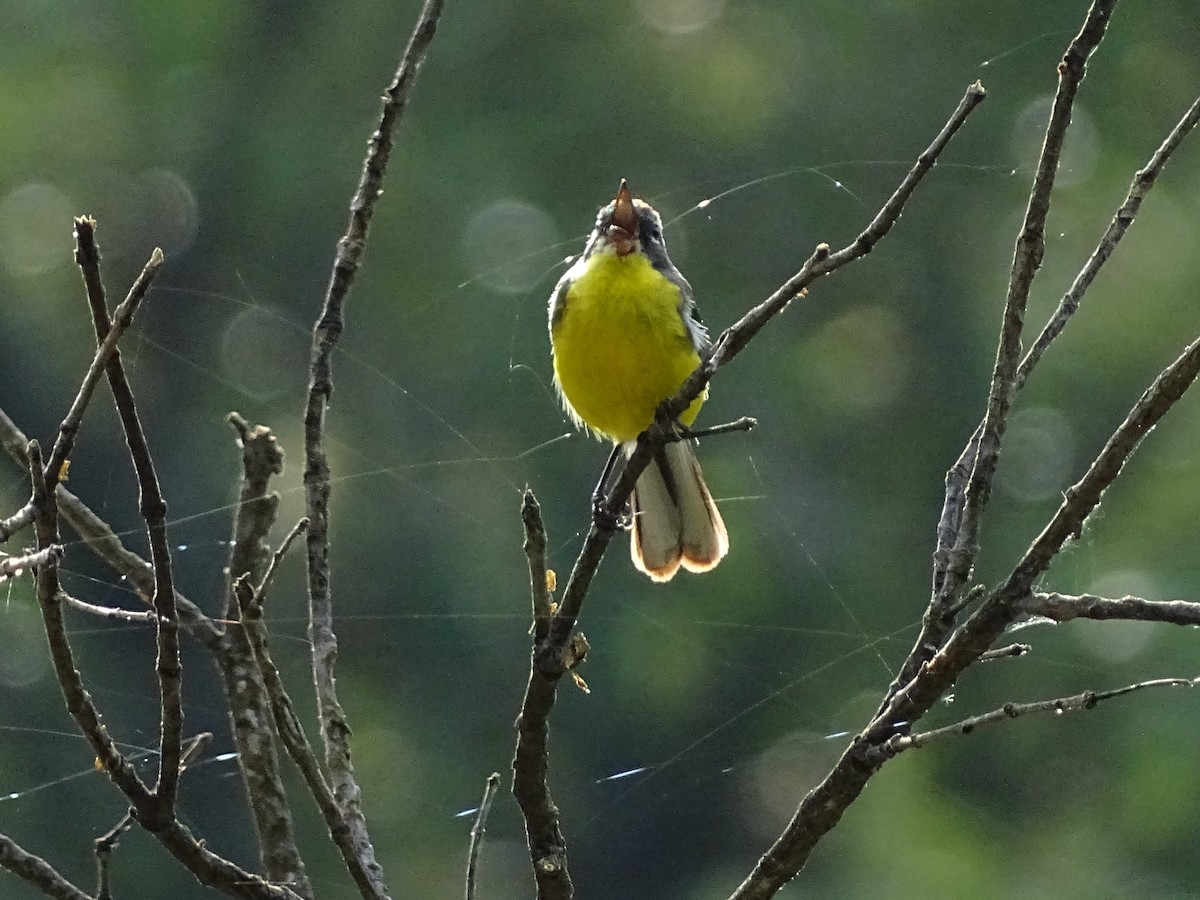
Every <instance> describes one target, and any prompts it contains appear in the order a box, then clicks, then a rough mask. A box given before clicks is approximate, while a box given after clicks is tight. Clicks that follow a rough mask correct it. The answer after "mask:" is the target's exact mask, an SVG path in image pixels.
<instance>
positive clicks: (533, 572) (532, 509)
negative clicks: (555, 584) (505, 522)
mask: <svg viewBox="0 0 1200 900" xmlns="http://www.w3.org/2000/svg"><path fill="white" fill-rule="evenodd" d="M521 522H522V524H523V525H524V526H525V544H524V549H525V557H526V559H527V560H528V562H529V596H530V600H531V602H532V604H533V629H534V631H533V635H534V642H535V643H536V642H537V641H539V640H543V639H544V638H545V637H546V633H547V631H548V629H549V627H550V616H551V614H552V609H551V605H550V604H551V601H550V586H549V584H548V583H547V581H546V577H547V576H546V526H545V524H544V523H543V522H542V508H541V506H539V505H538V502H537V497H535V496H534V495H533V491H531V490H530V489H529V488H528V487H527V488H525V494H524V496H523V497H522V498H521Z"/></svg>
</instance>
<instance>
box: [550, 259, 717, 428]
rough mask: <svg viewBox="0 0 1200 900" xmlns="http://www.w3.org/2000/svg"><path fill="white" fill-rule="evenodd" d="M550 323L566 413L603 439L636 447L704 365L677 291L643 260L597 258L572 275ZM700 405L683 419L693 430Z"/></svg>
mask: <svg viewBox="0 0 1200 900" xmlns="http://www.w3.org/2000/svg"><path fill="white" fill-rule="evenodd" d="M568 275H569V277H570V278H571V279H572V284H571V287H570V288H569V289H568V291H567V295H566V297H565V298H564V300H563V303H562V309H561V311H560V313H559V314H558V315H557V316H556V318H555V321H553V322H552V323H551V329H550V341H551V345H552V347H553V350H554V378H555V382H556V384H557V385H558V388H559V390H560V392H561V393H562V396H563V400H564V401H565V405H566V407H567V411H568V412H569V413H570V414H571V415H572V416H573V417H574V418H575V419H576V420H577V421H579V422H581V423H582V424H584V425H586V426H587V427H588V428H590V429H591V430H592V431H594V432H596V433H597V434H598V435H599V436H601V437H606V438H608V439H610V440H613V441H618V442H625V441H632V440H634V439H635V438H636V437H637V436H638V435H639V434H640V433H641V432H642V431H644V430H645V429H646V428H647V427H649V425H650V423H651V422H653V421H654V411H655V409H656V408H657V407H658V405H659V404H660V403H661V402H662V401H663V400H666V399H667V398H669V397H671V396H673V395H674V394H675V392H676V391H678V390H679V386H680V385H681V384H683V381H684V379H685V378H687V376H688V375H690V374H691V373H692V371H693V370H694V369H695V368H696V366H697V365H699V363H700V356H699V354H698V353H697V352H696V348H695V347H694V346H693V345H692V340H691V337H690V335H689V334H688V330H687V328H686V326H685V325H684V321H683V317H682V316H681V314H680V311H679V304H680V299H681V298H680V292H679V287H678V286H676V285H675V284H673V283H672V282H671V281H670V280H668V279H667V278H666V277H664V276H663V275H662V274H661V273H659V272H658V271H657V270H655V268H654V267H653V266H652V265H650V261H649V260H648V259H647V258H646V257H645V256H643V255H642V254H641V253H636V252H635V253H630V254H628V255H627V256H623V257H622V256H617V255H616V254H615V253H612V252H600V253H595V254H593V255H592V256H591V257H589V258H588V259H586V260H582V261H580V262H579V263H576V265H575V269H574V270H573V271H572V272H570V273H568ZM703 402H704V396H701V397H699V398H697V399H696V400H695V401H694V402H693V403H692V405H691V406H690V407H688V409H687V410H685V411H684V413H683V415H682V416H680V419H681V420H682V421H683V423H684V424H685V425H690V424H691V423H692V422H693V421H694V420H695V418H696V414H697V413H699V412H700V406H701V404H702V403H703Z"/></svg>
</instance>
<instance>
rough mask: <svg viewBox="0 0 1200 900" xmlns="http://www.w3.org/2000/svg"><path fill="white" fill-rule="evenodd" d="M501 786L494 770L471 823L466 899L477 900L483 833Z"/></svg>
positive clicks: (498, 776) (498, 775)
mask: <svg viewBox="0 0 1200 900" xmlns="http://www.w3.org/2000/svg"><path fill="white" fill-rule="evenodd" d="M499 787H500V773H499V772H493V773H492V774H491V775H489V776H488V777H487V781H486V782H484V786H483V799H482V800H481V801H480V802H479V809H478V811H477V812H476V813H475V821H474V823H473V824H472V825H471V843H470V845H469V847H468V848H467V888H466V900H475V876H476V869H477V868H478V865H479V851H480V849H481V848H482V847H483V835H484V832H485V831H486V830H487V820H488V814H489V813H491V811H492V801H493V800H495V799H496V790H497V788H499Z"/></svg>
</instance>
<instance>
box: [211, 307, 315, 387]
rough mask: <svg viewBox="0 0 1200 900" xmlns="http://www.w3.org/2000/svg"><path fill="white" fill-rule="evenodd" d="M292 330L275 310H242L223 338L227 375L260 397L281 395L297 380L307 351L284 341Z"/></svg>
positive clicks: (223, 362) (256, 308)
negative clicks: (284, 336) (288, 329)
mask: <svg viewBox="0 0 1200 900" xmlns="http://www.w3.org/2000/svg"><path fill="white" fill-rule="evenodd" d="M285 333H288V332H286V331H285V329H284V327H283V319H282V318H281V317H280V316H279V315H278V314H277V312H276V311H275V310H273V309H270V308H268V307H264V306H255V307H253V308H251V309H247V310H244V311H243V312H241V313H239V314H238V315H237V316H236V317H235V318H234V319H233V321H232V322H230V323H229V326H228V327H227V328H226V329H225V334H224V336H223V338H222V340H221V367H222V368H223V369H224V371H225V377H226V378H228V379H230V380H231V381H233V382H234V383H236V384H237V385H238V386H239V387H240V388H241V389H242V390H243V391H245V392H246V393H247V394H249V395H250V396H251V397H255V398H257V399H259V400H265V399H269V398H271V397H275V396H278V395H279V394H281V393H283V392H284V391H285V390H287V389H288V387H290V386H291V385H292V384H293V383H296V382H297V374H296V373H298V372H300V371H302V369H303V360H304V353H303V349H302V348H301V347H299V346H294V345H295V343H296V342H294V341H287V340H281V335H282V334H285Z"/></svg>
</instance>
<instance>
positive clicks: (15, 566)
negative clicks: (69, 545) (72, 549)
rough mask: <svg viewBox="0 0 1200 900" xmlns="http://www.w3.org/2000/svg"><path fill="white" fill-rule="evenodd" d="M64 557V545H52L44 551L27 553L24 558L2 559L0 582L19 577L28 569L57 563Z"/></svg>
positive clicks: (0, 561) (9, 557) (11, 557)
mask: <svg viewBox="0 0 1200 900" xmlns="http://www.w3.org/2000/svg"><path fill="white" fill-rule="evenodd" d="M62 555H63V548H62V544H51V545H50V546H49V547H46V548H45V549H44V550H38V551H36V552H34V553H26V554H24V555H23V556H6V557H4V559H0V581H4V580H6V579H8V578H11V577H13V576H14V575H19V574H20V573H21V572H24V571H25V570H26V569H36V568H37V567H38V566H44V565H47V564H48V563H56V562H58V561H59V560H60V559H62Z"/></svg>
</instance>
